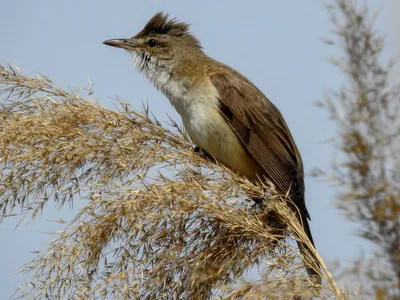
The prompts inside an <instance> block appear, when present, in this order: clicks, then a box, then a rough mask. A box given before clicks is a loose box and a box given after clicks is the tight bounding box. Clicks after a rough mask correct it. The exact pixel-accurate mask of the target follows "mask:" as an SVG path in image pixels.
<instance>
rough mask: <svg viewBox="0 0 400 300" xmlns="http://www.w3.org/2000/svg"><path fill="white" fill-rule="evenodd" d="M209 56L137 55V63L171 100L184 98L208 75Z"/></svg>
mask: <svg viewBox="0 0 400 300" xmlns="http://www.w3.org/2000/svg"><path fill="white" fill-rule="evenodd" d="M208 63H209V58H208V57H207V56H206V55H204V54H202V55H200V54H197V55H176V56H174V57H173V58H172V59H159V58H157V57H153V56H148V57H146V58H145V63H143V56H140V55H138V54H137V55H136V57H135V64H136V66H137V68H138V69H139V70H140V71H142V72H143V73H144V74H145V76H146V77H147V78H148V79H149V80H150V82H151V83H152V84H153V85H154V86H155V87H156V88H157V89H158V90H160V91H161V92H163V93H164V94H165V95H166V96H167V97H168V98H169V99H170V100H172V99H171V98H182V97H183V96H184V95H185V94H186V93H188V90H190V89H191V88H192V87H193V86H194V85H196V84H201V82H202V81H204V80H205V79H206V77H207V64H208Z"/></svg>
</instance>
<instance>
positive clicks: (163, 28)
mask: <svg viewBox="0 0 400 300" xmlns="http://www.w3.org/2000/svg"><path fill="white" fill-rule="evenodd" d="M189 27H190V26H189V24H187V23H184V22H179V21H178V20H176V19H175V18H174V19H169V15H168V14H165V13H162V12H159V13H157V14H155V15H154V16H153V17H152V18H151V19H150V20H149V21H148V22H147V24H146V26H145V27H144V28H143V29H142V31H140V32H139V33H138V34H137V36H136V37H137V38H142V37H145V36H149V35H152V34H166V35H170V36H176V37H180V38H184V39H186V40H187V41H189V42H191V43H192V44H193V45H195V46H196V47H199V48H201V45H200V41H199V40H198V39H197V38H196V37H195V36H194V35H193V34H192V33H191V32H190V30H189Z"/></svg>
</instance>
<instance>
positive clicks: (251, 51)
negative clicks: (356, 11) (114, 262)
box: [0, 0, 400, 299]
mask: <svg viewBox="0 0 400 300" xmlns="http://www.w3.org/2000/svg"><path fill="white" fill-rule="evenodd" d="M395 1H396V0H393V3H394V2H395ZM2 2H3V3H2V5H1V10H0V41H1V42H0V62H1V63H3V64H4V63H14V64H16V65H17V66H18V67H20V68H21V69H22V71H23V72H24V73H26V74H29V75H34V74H35V72H40V73H42V74H44V75H46V76H47V77H49V78H51V79H52V80H53V82H55V84H56V85H57V86H59V87H62V88H65V89H69V88H71V87H87V86H88V78H90V80H91V81H92V82H94V89H95V95H96V96H97V97H98V101H99V102H100V104H102V105H104V106H105V107H107V108H111V109H115V100H114V98H115V96H116V95H118V96H119V97H121V98H122V99H124V100H126V101H128V102H129V103H131V104H132V105H133V107H134V108H136V109H140V107H141V103H142V102H148V104H149V106H150V110H151V111H152V112H153V113H154V115H155V116H156V117H157V118H158V119H159V120H165V121H167V120H168V117H167V114H168V115H170V116H171V117H172V118H173V119H175V120H177V121H179V122H180V117H179V115H178V114H177V113H176V112H175V111H174V110H173V108H172V107H171V105H170V103H169V101H168V100H167V99H166V98H165V97H164V96H163V95H161V94H160V93H159V92H157V91H156V90H155V89H154V88H153V86H152V85H151V84H150V83H148V82H147V80H146V79H145V78H144V77H143V76H142V75H141V74H139V73H138V72H137V71H136V70H135V69H134V68H133V64H132V61H131V58H130V56H129V54H128V53H126V52H124V51H121V50H119V49H116V48H112V47H108V46H105V45H103V44H102V42H103V41H104V40H107V39H111V38H125V37H130V36H132V35H134V34H136V33H137V32H138V31H140V30H141V28H142V27H143V26H144V25H145V23H146V22H147V20H148V19H149V18H150V17H151V16H153V15H154V14H155V13H156V12H159V11H164V12H167V13H169V14H170V15H171V16H172V17H176V18H177V19H179V20H182V21H185V22H187V23H190V24H191V30H192V32H193V33H194V34H195V35H196V36H197V37H198V38H199V39H200V41H201V42H202V45H203V47H204V49H205V52H206V53H207V54H208V55H210V56H211V57H213V58H215V59H217V60H220V61H222V62H224V63H226V64H228V65H230V66H232V67H234V68H235V69H237V70H238V71H240V72H241V73H243V74H244V75H245V76H246V77H248V78H249V79H250V80H251V81H253V82H254V83H255V84H256V85H257V86H258V87H259V88H260V89H261V90H262V91H263V92H264V94H265V95H267V97H268V98H269V99H270V100H271V101H273V102H274V103H275V104H276V106H277V107H278V108H279V109H280V110H281V112H282V114H283V116H284V117H285V119H286V122H287V123H288V126H289V128H290V129H291V131H292V134H293V136H294V138H295V141H296V143H297V145H298V147H299V149H300V152H301V154H302V157H303V162H304V166H305V171H306V172H309V171H310V170H311V169H313V168H315V167H318V168H321V169H325V170H329V167H330V164H331V162H332V156H333V154H334V149H333V147H332V145H330V144H328V143H326V141H327V140H328V139H329V138H331V137H333V136H334V135H335V133H336V127H335V125H334V123H332V122H331V121H330V120H329V117H328V113H327V112H326V111H324V110H322V109H320V108H317V107H315V106H314V105H313V102H315V101H316V100H322V99H323V98H324V95H325V94H326V93H327V91H328V89H339V88H340V87H341V86H342V85H343V84H344V83H345V80H344V78H343V76H342V74H340V73H339V72H338V71H337V70H336V69H335V68H334V67H332V66H331V65H330V64H329V63H328V62H327V61H326V58H327V57H328V56H332V55H333V56H335V55H338V51H337V49H334V48H332V47H328V46H326V45H325V44H324V43H322V42H321V38H322V37H329V36H330V29H331V26H330V24H329V21H328V17H327V13H326V10H325V8H324V7H323V5H322V2H320V1H290V4H289V2H288V1H275V0H258V1H255V0H254V1H251V2H250V1H247V2H246V3H245V2H243V1H233V0H220V1H211V0H209V1H185V2H183V1H178V0H170V1H164V0H158V1H156V0H147V1H124V0H116V1H106V0H99V1H79V0H69V1H53V0H36V1H29V0H20V1H5V0H2ZM366 2H367V3H368V4H370V5H373V6H372V7H373V8H381V9H382V11H381V16H380V18H379V19H378V23H377V28H378V29H379V31H380V32H382V33H385V34H388V35H389V37H388V46H389V54H392V53H394V52H395V50H394V49H396V43H397V47H398V46H399V43H400V41H399V39H397V40H395V39H394V38H393V36H395V34H394V32H395V26H399V23H398V22H397V23H396V22H395V21H393V20H395V19H396V17H395V16H394V13H393V9H394V7H395V5H392V4H390V3H389V2H384V1H383V0H382V1H375V0H369V1H366ZM383 3H384V4H383ZM391 36H392V38H391ZM397 49H400V47H398V48H397ZM334 196H335V189H334V187H331V186H330V185H329V184H328V183H327V182H323V181H321V180H318V179H314V178H310V177H307V178H306V202H307V207H308V210H309V212H310V214H311V217H312V222H311V229H312V232H313V235H314V240H315V241H316V246H317V249H318V250H319V252H320V254H321V255H322V257H323V259H324V260H325V261H326V262H327V263H328V265H329V263H330V262H332V261H334V260H339V261H341V262H344V263H346V262H347V261H350V260H351V259H352V258H354V257H356V256H357V255H359V254H360V253H361V252H362V251H364V252H365V251H369V250H370V247H369V246H368V245H367V244H366V243H365V242H364V241H362V240H361V239H360V238H357V237H356V233H355V227H354V226H353V225H352V224H350V223H349V222H347V221H346V220H344V218H343V217H342V216H341V215H340V212H339V211H338V210H337V209H336V208H335V207H334ZM79 206H80V204H79V203H75V210H70V208H69V207H68V206H66V207H64V208H63V209H62V210H59V209H58V207H56V206H55V205H54V204H53V203H49V204H48V206H47V207H46V209H45V211H44V214H43V215H42V216H41V217H39V218H38V219H36V220H35V221H34V222H24V223H22V224H21V225H20V226H19V227H17V228H15V226H16V224H17V223H18V221H19V219H18V217H14V218H10V219H7V220H5V221H4V222H3V223H2V224H0V266H1V267H0V298H1V299H7V298H8V297H10V296H11V295H12V294H13V292H14V291H15V289H16V288H17V287H18V285H19V284H20V283H22V281H23V279H24V278H25V277H24V276H23V275H11V274H12V273H14V272H15V270H16V269H17V268H18V267H21V266H22V265H23V264H24V263H25V262H27V261H28V260H29V259H31V258H33V257H34V256H33V254H32V253H31V251H34V250H40V249H45V248H46V247H47V245H48V241H49V236H48V235H46V234H44V233H45V232H54V231H56V230H59V229H60V227H59V226H57V225H56V224H55V223H53V222H50V220H56V219H59V218H63V219H66V220H68V219H71V218H72V217H73V216H74V214H75V213H76V209H77V207H79Z"/></svg>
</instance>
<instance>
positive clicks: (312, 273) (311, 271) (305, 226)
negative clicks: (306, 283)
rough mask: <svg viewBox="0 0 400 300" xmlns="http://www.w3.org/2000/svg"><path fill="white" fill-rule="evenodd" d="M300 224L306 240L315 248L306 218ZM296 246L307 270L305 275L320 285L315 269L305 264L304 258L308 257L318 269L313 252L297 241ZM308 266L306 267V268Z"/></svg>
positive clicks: (319, 278)
mask: <svg viewBox="0 0 400 300" xmlns="http://www.w3.org/2000/svg"><path fill="white" fill-rule="evenodd" d="M302 223H303V229H304V231H305V233H306V235H307V237H308V239H309V240H310V242H311V244H312V245H313V247H314V248H315V244H314V240H313V237H312V234H311V229H310V225H309V224H308V220H307V218H304V217H303V218H302ZM297 245H298V247H299V249H300V253H301V254H302V256H303V260H304V263H305V265H306V270H307V274H308V276H310V278H311V279H312V280H313V281H314V282H315V283H317V284H320V283H321V281H322V279H321V276H320V275H319V273H318V272H317V271H316V270H315V268H313V267H311V266H309V262H307V259H306V257H310V258H311V259H312V260H313V261H314V266H315V264H316V267H317V268H318V269H320V265H319V263H318V258H317V257H316V256H315V254H314V251H313V250H312V249H311V248H310V247H309V246H307V245H306V244H305V243H303V242H300V241H297ZM307 265H308V266H307Z"/></svg>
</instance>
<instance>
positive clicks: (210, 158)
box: [193, 146, 214, 161]
mask: <svg viewBox="0 0 400 300" xmlns="http://www.w3.org/2000/svg"><path fill="white" fill-rule="evenodd" d="M193 151H194V152H195V153H198V154H199V155H200V156H201V157H203V158H205V159H207V160H210V161H214V158H213V157H212V156H211V155H210V154H208V153H207V152H206V151H204V150H203V149H201V148H200V147H199V146H196V147H194V148H193Z"/></svg>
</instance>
